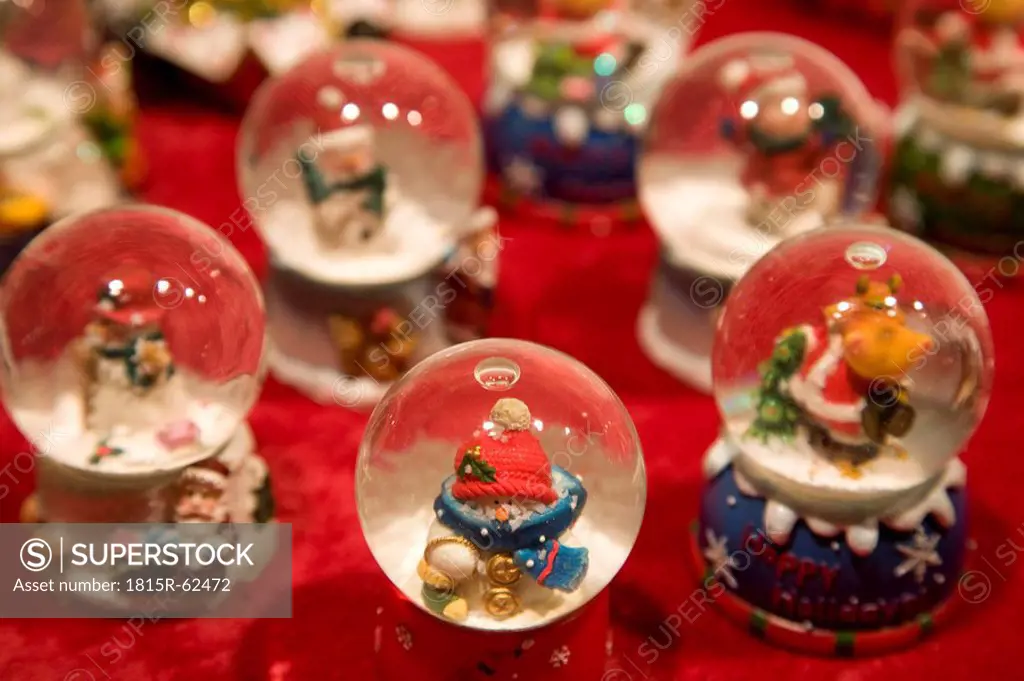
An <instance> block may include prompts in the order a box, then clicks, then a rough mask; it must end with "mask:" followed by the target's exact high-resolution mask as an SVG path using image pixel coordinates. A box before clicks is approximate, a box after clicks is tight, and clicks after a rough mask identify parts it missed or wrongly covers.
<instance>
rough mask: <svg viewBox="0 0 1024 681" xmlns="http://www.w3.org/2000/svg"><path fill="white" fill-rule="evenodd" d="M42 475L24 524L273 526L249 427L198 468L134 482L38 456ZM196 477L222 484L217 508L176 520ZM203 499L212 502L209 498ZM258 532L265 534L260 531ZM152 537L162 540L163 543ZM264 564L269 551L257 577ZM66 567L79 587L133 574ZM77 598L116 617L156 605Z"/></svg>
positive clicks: (100, 595)
mask: <svg viewBox="0 0 1024 681" xmlns="http://www.w3.org/2000/svg"><path fill="white" fill-rule="evenodd" d="M37 470H38V478H37V484H36V491H35V492H34V493H33V494H32V495H30V496H29V497H28V499H26V500H25V502H24V503H23V504H22V509H21V520H22V522H25V523H44V524H49V523H69V522H74V523H104V524H111V525H114V526H120V525H126V524H134V523H175V522H181V523H192V522H195V523H215V524H216V523H222V522H228V521H230V522H232V523H256V524H257V525H251V526H250V527H252V528H256V527H259V524H262V523H267V522H272V521H273V520H274V499H273V492H272V490H271V487H270V475H269V472H268V469H267V464H266V462H265V461H264V459H263V457H261V456H260V455H259V454H258V453H257V450H256V441H255V439H254V437H253V434H252V431H251V430H250V428H249V426H248V424H245V423H243V424H242V425H241V426H240V427H239V428H238V430H237V431H236V432H235V434H234V436H233V437H232V438H231V439H230V440H228V442H227V443H226V444H224V445H223V447H221V448H220V449H218V450H217V451H216V453H215V454H214V455H213V456H212V457H210V459H208V460H205V461H202V462H198V463H196V464H194V465H192V466H185V467H180V468H177V469H164V470H160V471H154V472H151V473H149V474H143V473H140V474H137V475H133V476H131V477H126V476H123V475H110V474H106V475H103V474H94V475H85V474H83V473H82V471H79V470H75V469H71V468H69V467H67V466H64V465H62V464H60V463H58V462H55V461H53V460H52V459H50V458H49V457H47V456H45V455H43V456H40V458H39V467H38V469H37ZM204 476H205V477H204ZM210 476H213V477H210ZM197 479H198V480H216V481H217V482H216V487H217V489H218V490H219V493H218V498H217V499H216V500H215V501H212V502H209V503H214V504H216V506H215V510H213V511H212V512H211V514H210V515H209V516H205V517H194V518H192V519H188V520H186V519H182V518H178V517H176V513H177V507H178V504H179V501H180V499H181V498H182V495H183V494H188V486H189V484H193V483H191V482H190V481H194V480H197ZM205 498H206V499H207V500H209V499H210V497H209V496H208V494H206V496H205ZM241 531H243V532H248V531H250V530H246V529H243V530H241ZM252 531H253V532H259V530H256V529H253V530H252ZM46 534H47V529H46V526H45V525H41V526H40V527H39V529H38V531H37V535H38V536H42V537H46ZM165 538H166V537H165ZM140 539H146V538H144V537H140ZM148 539H149V540H153V541H159V540H160V537H155V536H154V537H148ZM52 544H53V545H55V544H56V542H52ZM268 546H269V544H268V543H267V542H263V543H262V544H261V545H259V551H261V552H265V551H266V550H268V549H267V547H268ZM266 558H267V554H266V553H260V554H259V555H256V556H253V560H254V561H255V564H256V567H255V568H254V572H253V573H252V574H258V572H259V570H261V569H262V567H261V566H262V565H265V559H266ZM68 565H69V567H68V581H69V582H72V583H76V584H77V583H83V582H90V581H92V580H94V579H95V580H98V581H99V582H107V581H110V580H111V579H115V578H125V577H127V576H130V575H128V574H127V573H123V572H120V570H124V569H125V568H117V569H115V568H111V567H96V566H84V567H72V566H71V564H70V563H68ZM229 573H230V574H229ZM229 573H225V574H223V575H220V576H221V577H228V578H234V579H236V581H237V580H239V579H246V578H248V576H249V575H248V574H242V573H240V572H238V568H229ZM219 596H227V594H226V593H220V594H210V599H211V600H210V603H209V605H211V606H212V605H214V604H215V602H217V600H218V597H219ZM74 597H75V598H76V599H77V600H78V601H79V602H81V603H82V604H83V605H87V606H89V607H94V608H101V609H104V610H108V611H109V612H110V613H111V614H112V615H116V614H118V613H125V612H139V611H140V609H141V610H145V609H148V608H152V607H154V603H153V600H152V594H151V593H150V594H148V595H147V594H146V593H132V592H131V591H128V590H118V591H102V590H80V591H75V593H74ZM204 606H205V604H204ZM168 607H170V606H168Z"/></svg>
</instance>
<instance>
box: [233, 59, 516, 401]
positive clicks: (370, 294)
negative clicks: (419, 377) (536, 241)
mask: <svg viewBox="0 0 1024 681" xmlns="http://www.w3.org/2000/svg"><path fill="white" fill-rule="evenodd" d="M481 146H482V145H481V141H480V132H479V127H478V125H477V122H476V118H475V115H474V111H473V107H472V105H471V104H470V102H469V100H468V99H467V98H466V96H465V95H464V94H463V93H462V91H461V90H459V89H458V87H457V86H456V85H455V83H454V82H452V81H451V79H450V78H449V77H448V76H447V75H446V74H445V73H444V72H443V71H442V70H441V69H440V67H438V66H436V65H435V64H433V63H432V62H431V61H429V60H428V59H426V58H425V57H423V56H422V55H421V54H419V53H417V52H415V51H413V50H410V49H408V48H405V47H402V46H399V45H396V44H393V43H390V42H385V41H379V40H372V39H356V40H351V41H346V42H345V43H342V44H340V45H338V46H336V47H334V48H331V49H329V50H326V51H321V52H318V53H316V54H314V55H312V56H310V57H309V58H308V59H307V60H306V61H304V62H302V63H301V64H300V65H299V66H297V67H295V68H294V69H292V70H291V71H289V72H288V73H286V74H284V75H282V76H280V77H277V78H274V79H271V80H270V81H268V82H267V83H266V84H265V85H264V86H263V87H262V88H261V89H260V90H259V92H258V93H257V94H256V97H255V98H254V100H253V103H252V105H251V107H250V108H249V110H248V112H247V114H246V116H245V119H244V121H243V123H242V131H241V134H240V137H239V145H238V169H239V178H240V183H241V193H242V196H243V198H244V206H245V207H246V208H247V209H248V210H249V213H250V214H251V215H252V218H253V221H254V223H255V224H256V225H257V228H258V229H259V231H260V233H261V235H262V236H263V239H264V241H265V242H266V244H267V249H268V251H269V254H270V258H269V260H270V264H269V274H268V276H267V280H266V282H265V296H266V300H267V314H268V317H269V326H270V336H271V348H270V356H269V362H270V368H271V371H272V372H273V373H274V374H275V376H277V377H278V378H279V379H280V380H282V381H284V382H286V383H289V384H291V385H293V386H295V387H297V388H299V389H300V390H301V391H303V392H304V393H306V394H307V395H309V396H310V397H312V398H313V399H315V400H318V401H321V402H325V403H327V402H331V401H335V402H338V403H340V404H342V405H344V406H351V407H363V406H369V405H372V404H373V403H374V402H376V400H377V399H379V397H380V395H382V394H383V392H384V391H385V390H386V389H387V386H388V384H389V383H390V382H391V381H393V380H394V379H396V378H398V377H399V376H401V375H402V374H403V373H404V372H405V371H406V370H407V369H408V368H409V367H411V366H412V365H413V364H415V363H416V362H417V361H419V360H420V359H422V358H423V357H426V356H427V355H429V354H431V353H433V352H435V351H437V350H439V349H441V348H443V347H446V346H447V345H448V344H449V342H450V340H451V339H452V338H454V337H456V336H459V335H460V334H462V335H467V334H468V335H473V334H474V333H475V332H477V331H479V329H480V327H481V326H482V325H483V323H484V322H485V319H484V317H485V313H486V310H487V307H488V305H489V301H490V295H491V290H492V289H493V282H494V278H495V267H496V266H497V260H496V259H497V257H498V251H499V250H500V241H499V240H498V236H497V234H496V232H495V222H496V215H495V213H494V211H492V210H489V209H478V203H477V202H478V200H479V193H480V187H481V183H482V176H483V160H482V151H481Z"/></svg>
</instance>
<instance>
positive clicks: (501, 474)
mask: <svg viewBox="0 0 1024 681" xmlns="http://www.w3.org/2000/svg"><path fill="white" fill-rule="evenodd" d="M356 471H357V473H356V500H357V507H358V509H359V517H360V521H361V523H362V528H363V533H364V535H365V537H366V540H367V543H368V545H369V547H370V550H371V552H372V553H373V556H374V558H375V559H376V560H377V563H378V564H379V565H380V567H381V569H382V570H383V571H384V573H385V574H386V575H387V576H388V578H389V579H390V580H391V581H392V582H393V584H394V585H395V589H394V590H389V591H388V592H387V594H386V595H385V599H384V602H383V603H382V604H381V607H380V609H379V610H378V616H379V619H378V638H377V640H378V641H379V648H378V649H377V652H376V655H375V660H376V670H375V671H376V678H379V679H382V681H392V680H395V681H397V680H398V679H403V678H410V677H412V676H415V677H416V678H418V679H423V680H424V681H446V680H449V679H461V678H475V675H476V674H480V673H483V674H484V675H485V676H487V677H488V678H495V679H505V680H511V679H516V678H524V679H525V678H534V679H542V680H543V679H551V680H554V679H580V680H582V681H599V680H600V679H607V678H609V673H610V671H611V670H612V669H614V663H613V662H612V659H611V658H610V657H609V656H610V655H612V653H613V651H612V649H611V646H610V645H609V633H610V629H609V619H608V615H609V612H608V600H607V595H606V587H607V586H608V583H609V582H610V580H612V579H613V578H614V576H615V574H616V573H617V572H618V570H619V568H620V567H621V566H622V564H623V562H624V561H625V560H626V557H627V556H628V554H629V551H630V549H631V548H632V545H633V541H634V539H635V537H636V535H637V532H638V531H639V528H640V521H641V519H642V516H643V506H644V503H645V496H646V478H645V475H644V471H643V463H642V455H641V453H640V449H639V443H638V441H637V438H636V434H635V430H634V429H633V425H632V423H631V422H630V421H629V416H628V415H627V414H626V411H625V409H624V407H623V406H622V404H621V403H620V402H619V401H618V399H617V398H616V397H615V396H614V394H613V393H612V392H611V391H610V390H609V389H608V387H607V386H606V385H605V384H604V383H603V382H601V381H600V379H598V378H597V377H596V376H595V375H594V374H593V373H592V372H590V371H589V370H588V369H586V368H585V367H583V366H582V365H580V364H579V363H578V362H576V361H575V360H573V359H571V358H569V357H567V356H565V355H562V354H560V353H556V352H554V351H552V350H549V349H547V348H544V347H541V346H537V345H533V344H531V343H526V342H524V341H515V340H505V339H495V340H477V341H472V342H469V343H463V344H461V345H458V346H455V347H453V348H451V349H448V350H443V351H441V352H439V353H436V354H434V355H432V356H431V357H429V358H427V359H426V360H424V361H423V362H421V363H420V364H418V365H417V366H415V367H413V368H412V369H411V370H410V371H409V373H408V374H406V376H405V378H404V379H403V380H402V381H400V382H398V383H395V384H394V385H393V386H392V388H391V389H390V390H389V391H388V393H387V394H386V395H385V396H384V397H383V398H382V400H381V401H380V402H379V403H378V405H377V407H376V409H375V411H374V413H373V414H372V415H371V416H370V420H369V425H368V427H367V429H366V433H365V435H364V438H363V443H362V445H361V447H360V455H359V460H358V462H357V469H356ZM598 519H600V521H599V520H598Z"/></svg>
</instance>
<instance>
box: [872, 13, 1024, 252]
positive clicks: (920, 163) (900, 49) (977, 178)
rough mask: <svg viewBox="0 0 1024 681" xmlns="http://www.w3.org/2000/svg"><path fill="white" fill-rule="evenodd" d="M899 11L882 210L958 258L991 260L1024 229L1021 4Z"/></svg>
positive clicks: (1007, 249) (1010, 246) (1008, 247)
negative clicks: (897, 90)
mask: <svg viewBox="0 0 1024 681" xmlns="http://www.w3.org/2000/svg"><path fill="white" fill-rule="evenodd" d="M904 10H905V11H904V12H903V15H902V21H901V22H900V28H899V30H898V31H897V36H896V50H895V52H896V55H895V56H896V65H897V73H898V75H899V77H900V80H901V86H902V100H901V104H900V106H899V109H898V110H897V113H896V117H895V123H894V128H895V135H896V137H897V140H896V143H895V149H894V153H893V161H892V171H891V180H890V187H889V195H888V207H889V213H890V218H891V220H892V222H893V224H894V225H896V226H898V227H900V228H902V229H905V230H907V231H909V232H911V233H913V234H916V235H918V236H922V237H923V238H925V239H928V240H929V241H933V242H935V243H937V244H940V245H941V246H942V247H943V248H948V249H950V250H951V252H953V253H956V254H957V257H958V258H961V257H964V256H966V259H967V260H970V259H972V258H980V259H981V260H996V259H998V258H1000V257H1001V256H1003V255H1006V254H1007V253H1009V252H1010V251H1012V250H1013V249H1014V248H1015V247H1016V244H1017V243H1018V242H1019V241H1020V238H1021V236H1022V235H1024V231H1022V230H1021V224H1024V175H1022V174H1021V172H1020V168H1021V164H1022V162H1024V107H1022V102H1024V88H1022V81H1021V73H1022V67H1024V49H1022V47H1021V42H1020V30H1021V27H1022V25H1024V5H1022V4H1021V3H1020V2H1017V1H1016V0H985V1H981V0H978V1H974V0H971V1H961V2H958V1H957V0H916V1H915V2H908V3H906V6H905V8H904Z"/></svg>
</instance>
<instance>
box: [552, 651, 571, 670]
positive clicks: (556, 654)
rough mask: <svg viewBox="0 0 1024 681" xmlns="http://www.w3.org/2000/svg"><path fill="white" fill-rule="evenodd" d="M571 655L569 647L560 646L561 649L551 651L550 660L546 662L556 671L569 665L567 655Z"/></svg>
mask: <svg viewBox="0 0 1024 681" xmlns="http://www.w3.org/2000/svg"><path fill="white" fill-rule="evenodd" d="M571 654H572V653H571V651H570V650H569V646H562V647H561V648H557V649H555V650H554V651H552V653H551V658H550V659H549V660H548V662H550V663H551V666H552V667H554V668H555V669H558V668H559V667H565V666H567V665H568V664H569V655H571Z"/></svg>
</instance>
